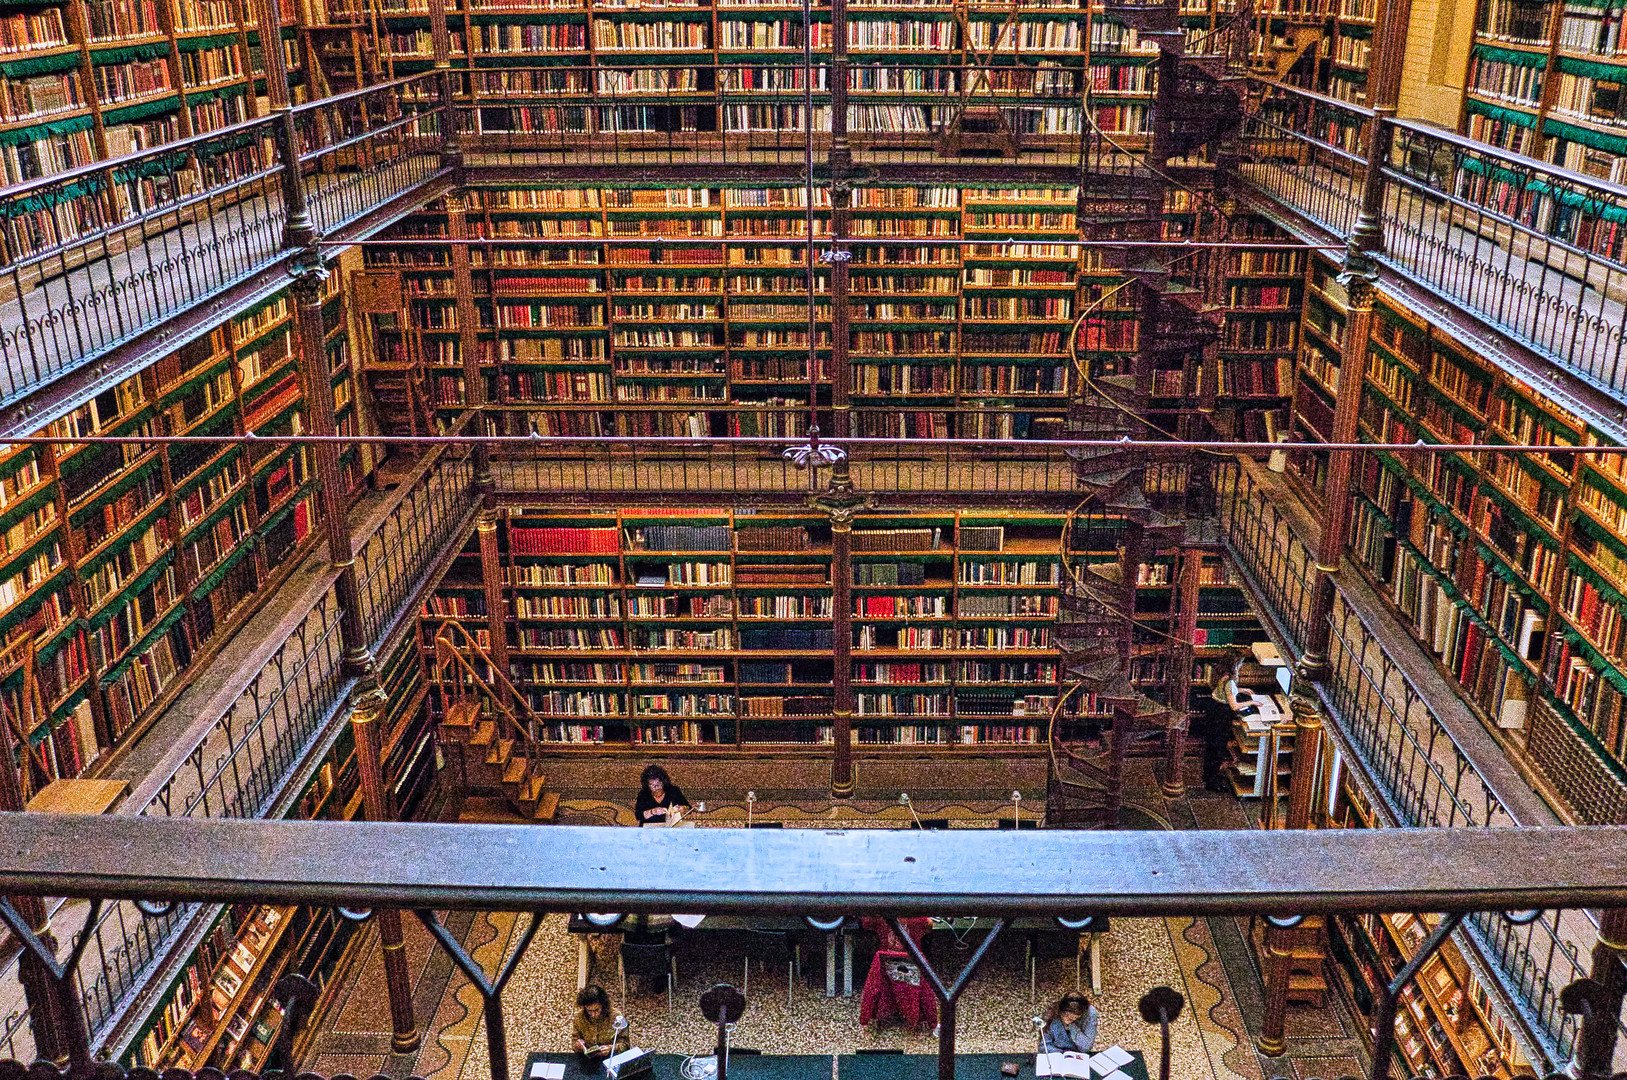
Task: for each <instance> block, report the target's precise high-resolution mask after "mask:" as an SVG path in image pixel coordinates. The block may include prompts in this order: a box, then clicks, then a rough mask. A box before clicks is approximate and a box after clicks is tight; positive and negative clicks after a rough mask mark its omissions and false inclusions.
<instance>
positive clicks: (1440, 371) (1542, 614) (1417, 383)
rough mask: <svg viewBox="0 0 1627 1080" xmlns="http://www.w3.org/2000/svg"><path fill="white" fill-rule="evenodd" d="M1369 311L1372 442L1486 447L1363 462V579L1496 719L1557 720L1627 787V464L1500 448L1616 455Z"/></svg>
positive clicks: (1509, 724) (1407, 327) (1435, 339)
mask: <svg viewBox="0 0 1627 1080" xmlns="http://www.w3.org/2000/svg"><path fill="white" fill-rule="evenodd" d="M1375 314H1376V318H1375V323H1374V326H1375V334H1374V341H1373V344H1372V347H1371V349H1370V352H1369V357H1368V370H1367V372H1366V378H1365V380H1364V382H1363V391H1362V402H1361V415H1360V430H1361V437H1362V438H1363V439H1364V440H1370V441H1382V442H1398V441H1399V442H1410V441H1413V440H1415V439H1421V440H1422V441H1424V442H1426V443H1453V444H1461V443H1473V444H1477V445H1484V446H1485V447H1486V449H1484V450H1479V449H1476V450H1473V451H1453V452H1449V453H1439V454H1428V455H1425V454H1414V453H1407V452H1402V453H1398V454H1392V453H1388V452H1382V451H1375V452H1373V453H1370V454H1368V455H1366V456H1365V458H1364V460H1363V462H1362V464H1361V466H1360V468H1359V469H1358V472H1357V477H1356V479H1357V487H1358V494H1357V496H1356V500H1355V512H1354V515H1353V523H1352V532H1351V548H1352V551H1353V553H1354V555H1355V556H1356V559H1357V561H1358V563H1359V565H1361V566H1362V567H1363V569H1364V570H1365V571H1366V572H1367V573H1368V574H1369V575H1370V576H1371V577H1372V578H1373V580H1374V582H1375V584H1377V585H1378V586H1379V587H1380V588H1381V590H1382V591H1383V592H1384V594H1385V595H1386V596H1387V597H1388V598H1389V599H1390V600H1391V601H1392V602H1393V603H1394V604H1395V606H1396V608H1397V610H1398V612H1399V613H1400V614H1401V615H1402V616H1403V617H1404V620H1405V621H1406V622H1407V623H1408V624H1409V625H1410V626H1411V627H1412V629H1413V632H1414V633H1415V634H1416V635H1417V637H1418V639H1419V640H1420V642H1422V644H1423V645H1424V646H1425V648H1426V649H1427V650H1428V651H1429V652H1430V653H1432V654H1433V655H1434V656H1436V657H1437V658H1438V659H1439V661H1440V663H1441V665H1442V666H1443V668H1444V669H1445V670H1446V671H1447V673H1448V674H1450V675H1451V676H1452V677H1453V678H1455V679H1456V680H1457V681H1458V683H1459V685H1460V686H1461V687H1462V689H1463V692H1464V696H1465V697H1466V698H1468V699H1469V700H1471V701H1472V702H1473V703H1474V704H1475V705H1476V706H1477V707H1478V708H1479V709H1480V710H1481V711H1482V712H1483V713H1484V715H1485V717H1486V719H1487V720H1488V721H1490V722H1492V723H1494V724H1496V725H1497V726H1499V727H1502V728H1504V729H1508V730H1510V731H1513V732H1521V731H1530V730H1532V724H1533V723H1536V722H1538V721H1544V722H1557V723H1559V725H1560V726H1561V727H1564V728H1568V729H1569V730H1571V731H1572V732H1574V734H1575V736H1576V737H1577V738H1579V739H1580V740H1581V741H1582V742H1583V743H1585V744H1587V745H1588V746H1589V747H1590V748H1591V750H1592V752H1594V753H1595V754H1596V755H1597V756H1598V758H1599V759H1600V760H1601V762H1602V763H1603V765H1604V768H1605V769H1606V771H1607V772H1611V773H1614V774H1615V776H1617V777H1618V778H1619V777H1624V776H1627V772H1624V771H1623V763H1624V762H1627V742H1624V735H1623V730H1622V728H1623V721H1622V701H1623V698H1624V694H1623V690H1627V661H1624V660H1623V651H1624V650H1623V644H1622V639H1621V634H1620V632H1619V631H1620V614H1621V607H1620V606H1619V605H1620V603H1621V601H1622V598H1623V594H1624V593H1627V545H1623V543H1622V542H1621V540H1620V539H1619V537H1620V536H1621V525H1622V522H1623V521H1624V520H1627V511H1624V510H1623V507H1627V488H1623V487H1622V486H1621V484H1620V471H1621V468H1622V465H1621V461H1620V457H1619V456H1618V455H1613V454H1610V455H1607V454H1584V455H1570V454H1552V455H1544V454H1519V455H1516V454H1509V453H1503V452H1500V451H1498V450H1497V447H1498V446H1499V445H1505V446H1508V445H1556V446H1580V445H1599V444H1608V443H1607V442H1606V440H1604V439H1603V438H1602V436H1601V435H1600V434H1599V433H1598V432H1597V431H1594V430H1592V429H1590V428H1588V427H1587V425H1586V424H1584V423H1583V422H1582V421H1581V420H1580V419H1579V418H1577V417H1575V416H1572V415H1570V414H1568V413H1566V412H1565V411H1564V410H1562V409H1560V408H1559V407H1558V406H1556V405H1554V404H1553V403H1552V402H1551V401H1549V400H1547V399H1546V398H1545V397H1544V396H1542V395H1541V394H1540V393H1539V392H1538V391H1536V390H1535V389H1533V388H1531V387H1529V386H1526V385H1524V384H1523V383H1520V382H1518V381H1517V380H1515V379H1513V378H1511V377H1509V376H1508V375H1506V374H1504V373H1503V372H1501V371H1500V370H1499V369H1497V368H1495V367H1494V366H1493V365H1492V364H1490V363H1488V362H1486V361H1484V360H1481V359H1479V358H1478V357H1476V356H1475V355H1474V354H1473V353H1472V352H1470V351H1467V350H1464V349H1462V348H1461V347H1460V346H1459V345H1457V344H1456V343H1455V342H1453V341H1451V340H1450V339H1449V338H1447V337H1446V336H1445V335H1443V334H1442V333H1441V332H1440V331H1439V330H1436V329H1434V328H1431V327H1427V326H1425V325H1423V324H1421V323H1418V322H1415V321H1412V320H1410V319H1408V318H1405V317H1403V316H1402V315H1400V314H1399V313H1398V312H1396V311H1394V310H1392V309H1391V308H1390V307H1389V306H1388V305H1384V304H1381V306H1380V308H1379V310H1378V311H1377V312H1376V313H1375ZM1530 740H1531V747H1530V748H1531V750H1532V752H1533V754H1536V755H1538V756H1539V757H1540V754H1538V751H1539V750H1540V749H1541V748H1540V747H1539V746H1538V745H1537V742H1538V740H1537V738H1536V736H1535V735H1534V734H1533V735H1531V736H1530Z"/></svg>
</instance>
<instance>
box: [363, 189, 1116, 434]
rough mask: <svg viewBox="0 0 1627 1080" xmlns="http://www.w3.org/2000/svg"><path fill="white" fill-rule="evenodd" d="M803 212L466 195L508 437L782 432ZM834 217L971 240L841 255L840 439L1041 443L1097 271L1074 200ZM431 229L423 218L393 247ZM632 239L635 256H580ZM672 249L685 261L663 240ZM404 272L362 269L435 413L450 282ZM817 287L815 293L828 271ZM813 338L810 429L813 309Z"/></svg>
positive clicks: (1063, 389)
mask: <svg viewBox="0 0 1627 1080" xmlns="http://www.w3.org/2000/svg"><path fill="white" fill-rule="evenodd" d="M819 199H820V205H817V206H815V207H814V228H815V233H816V236H817V237H824V236H825V235H827V232H828V219H829V207H828V205H827V202H826V200H827V199H828V196H826V195H824V194H823V193H820V195H819ZM805 200H806V193H805V191H804V189H802V188H800V187H795V186H784V187H761V186H742V187H721V188H653V187H652V188H640V187H621V188H583V187H570V188H542V187H536V188H514V189H505V190H502V191H497V190H491V189H487V190H477V191H476V192H474V198H473V199H472V200H471V202H472V212H471V220H470V224H471V228H472V229H473V230H474V232H475V233H476V234H477V235H478V236H480V237H481V238H483V239H484V240H485V241H486V243H484V244H483V245H480V246H477V247H476V248H474V249H473V251H472V252H471V254H472V263H473V266H474V273H473V285H474V290H475V293H476V303H477V307H478V308H479V311H480V318H481V326H480V328H479V332H478V337H479V342H480V345H479V347H480V349H481V357H480V361H481V367H482V370H483V371H485V372H486V378H487V385H488V390H489V391H490V393H491V400H493V401H494V402H496V403H497V406H496V410H495V411H496V412H497V413H498V414H499V415H500V416H502V417H503V420H502V423H503V424H505V425H506V426H507V430H508V431H509V432H511V433H527V432H529V431H532V430H535V431H538V432H541V433H543V434H562V435H605V434H616V435H747V436H753V435H754V436H797V435H800V434H801V433H802V432H803V431H804V430H805V428H806V424H807V418H808V405H807V402H808V389H809V381H810V380H809V372H808V370H807V366H808V362H809V345H810V342H809V340H808V333H809V325H808V323H809V319H808V314H809V313H808V297H807V280H806V268H805V261H806V229H807V220H806V218H807V207H806V205H805ZM853 202H854V209H853V212H852V215H851V232H852V235H853V236H854V238H855V239H858V240H865V241H871V240H875V241H886V240H890V239H894V238H896V239H900V240H910V241H921V240H926V241H931V240H932V239H933V238H936V237H942V238H944V239H945V240H946V241H960V240H967V241H971V242H970V243H967V244H966V245H965V246H964V248H963V247H961V246H959V245H957V244H956V243H947V242H946V243H944V244H943V245H941V246H940V245H936V244H932V243H930V242H929V243H925V244H921V243H914V244H911V245H909V246H905V245H900V246H896V247H891V246H887V245H886V244H884V243H883V244H879V245H878V244H874V243H866V244H863V245H861V246H856V247H855V248H854V258H853V259H852V261H851V263H850V264H849V265H850V269H851V292H850V300H849V303H850V315H851V322H850V331H849V334H850V336H849V349H850V357H851V359H850V365H851V391H852V396H851V401H852V406H853V409H854V425H853V432H854V434H856V435H869V436H957V435H958V436H960V437H1000V438H1013V437H1014V438H1042V437H1054V436H1055V435H1057V434H1059V433H1060V431H1061V425H1062V419H1063V417H1064V415H1065V412H1066V404H1067V399H1068V396H1069V392H1070V389H1071V385H1072V383H1071V377H1070V369H1069V361H1068V354H1067V336H1068V332H1069V329H1070V327H1071V325H1072V320H1073V318H1074V316H1075V314H1076V311H1077V308H1078V303H1079V295H1080V290H1081V289H1082V288H1084V289H1089V288H1091V287H1093V286H1092V285H1091V282H1093V281H1097V280H1099V278H1098V276H1097V275H1099V273H1100V271H1096V270H1093V269H1092V268H1091V264H1090V262H1089V261H1088V260H1087V259H1086V257H1085V255H1084V254H1083V253H1082V252H1081V250H1080V248H1079V247H1078V246H1077V245H1075V244H1070V243H1067V240H1068V239H1070V238H1074V237H1076V236H1077V228H1076V225H1075V221H1074V209H1075V205H1076V192H1075V189H1073V188H1060V189H1059V188H1040V187H1026V188H1018V187H1009V188H969V187H968V188H960V187H918V186H901V187H879V186H878V187H861V188H858V189H856V190H855V192H854V196H853ZM445 229H446V223H445V220H444V215H443V214H441V213H439V212H438V211H435V210H431V211H430V212H427V213H424V214H421V215H419V216H417V217H416V218H414V219H413V220H411V221H409V222H407V223H406V224H405V225H404V226H402V228H401V230H400V232H399V233H398V235H401V236H413V237H422V236H439V235H445ZM645 237H647V238H649V240H650V241H651V243H650V245H649V246H648V247H645V246H642V245H641V244H638V243H607V244H602V245H597V244H592V243H583V241H593V240H596V239H599V238H605V239H607V240H615V241H636V240H638V239H640V238H645ZM674 239H681V240H684V241H686V243H684V244H682V245H678V244H667V243H663V241H667V240H674ZM561 241H574V242H575V243H573V244H572V246H568V247H567V246H560V242H561ZM694 241H704V242H701V243H696V242H694ZM780 241H783V243H781V242H780ZM423 258H424V256H423V254H422V253H421V252H419V251H418V250H417V249H410V248H401V249H392V248H387V247H379V248H373V249H370V251H369V259H370V265H371V266H372V267H373V268H374V269H389V270H392V271H395V272H399V273H400V274H401V276H402V281H403V285H404V287H405V293H406V295H407V296H408V298H409V305H410V308H411V311H410V321H411V323H412V326H413V327H414V330H415V336H414V340H416V341H418V342H420V343H421V348H422V351H423V356H424V361H425V364H426V366H427V369H428V371H429V374H430V382H431V387H432V391H433V393H434V395H435V400H436V405H437V407H438V408H440V409H441V410H443V411H446V412H451V411H455V410H456V409H459V408H461V407H462V404H463V401H464V398H465V396H466V395H465V389H466V388H465V387H464V384H463V380H464V378H465V375H464V370H463V367H462V357H461V348H462V343H461V339H460V328H459V327H458V326H457V325H456V319H457V314H456V310H457V305H456V301H455V299H454V298H453V279H452V270H451V267H450V265H449V264H447V263H446V262H444V261H443V260H435V261H426V262H415V260H417V259H423ZM816 284H817V288H818V290H819V292H820V293H822V294H825V293H828V289H829V285H828V280H827V275H826V274H824V273H819V274H817V275H816ZM1129 314H1130V315H1131V316H1132V320H1131V321H1130V322H1126V323H1125V324H1124V325H1126V326H1129V327H1131V328H1132V329H1133V312H1132V313H1129ZM814 322H815V331H816V332H817V334H818V335H819V336H818V340H817V341H816V342H814V343H813V344H814V346H815V362H816V363H817V364H818V365H819V366H818V370H817V371H815V372H814V383H815V385H816V388H817V393H818V398H817V401H818V405H819V408H820V410H821V412H823V411H824V410H825V409H826V408H828V405H829V402H830V373H829V370H828V364H829V352H828V350H829V345H830V340H829V335H830V309H829V305H828V303H826V302H820V303H818V305H817V307H816V309H815V311H814ZM1130 338H1131V339H1133V334H1131V335H1130ZM1133 347H1134V342H1133V340H1129V341H1128V349H1129V352H1128V353H1127V354H1128V355H1133ZM822 426H823V427H824V428H825V429H826V430H829V424H828V422H822Z"/></svg>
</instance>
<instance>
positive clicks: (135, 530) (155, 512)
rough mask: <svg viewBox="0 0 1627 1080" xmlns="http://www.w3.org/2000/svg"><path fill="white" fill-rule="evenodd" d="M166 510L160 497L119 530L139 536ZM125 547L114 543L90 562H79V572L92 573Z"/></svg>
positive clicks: (125, 533)
mask: <svg viewBox="0 0 1627 1080" xmlns="http://www.w3.org/2000/svg"><path fill="white" fill-rule="evenodd" d="M168 512H169V507H168V505H167V504H166V503H165V502H164V501H163V500H162V499H160V500H159V501H158V502H156V503H154V504H153V505H151V506H149V507H147V509H146V510H144V511H142V512H141V516H139V517H137V518H136V519H135V520H134V521H132V522H130V524H128V525H126V526H125V527H124V528H122V529H120V530H119V532H120V533H121V534H122V535H123V536H125V537H135V536H139V535H140V534H141V533H143V532H145V531H146V529H147V526H149V525H151V524H152V523H153V522H154V521H155V520H156V519H157V518H159V517H160V516H162V515H164V514H166V513H168ZM126 547H128V545H125V546H124V547H121V546H119V545H118V544H114V545H113V546H112V547H110V548H108V549H107V550H106V551H104V552H102V554H100V555H98V556H97V557H96V558H95V559H93V560H91V561H90V562H86V563H81V564H80V566H79V572H80V573H81V574H87V575H89V574H94V573H95V572H96V570H97V569H98V568H99V567H101V566H102V565H103V564H104V563H108V562H111V561H112V560H114V559H116V558H118V557H119V555H120V554H122V553H123V552H124V551H125V550H126Z"/></svg>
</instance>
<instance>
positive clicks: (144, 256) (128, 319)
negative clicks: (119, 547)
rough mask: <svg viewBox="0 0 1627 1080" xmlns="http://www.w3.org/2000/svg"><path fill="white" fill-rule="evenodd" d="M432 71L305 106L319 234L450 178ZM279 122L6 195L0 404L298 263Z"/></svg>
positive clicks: (303, 127)
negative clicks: (289, 227)
mask: <svg viewBox="0 0 1627 1080" xmlns="http://www.w3.org/2000/svg"><path fill="white" fill-rule="evenodd" d="M433 86H434V80H433V76H431V75H420V76H415V77H413V78H408V79H402V80H399V81H397V82H394V83H387V84H384V85H382V86H378V87H371V88H368V89H367V90H364V91H359V92H357V93H353V94H347V95H342V96H340V97H337V98H330V99H327V100H324V101H317V102H312V103H310V104H307V105H301V106H298V107H296V108H295V110H294V111H293V124H294V129H295V132H296V135H297V138H298V142H299V149H298V151H297V154H298V159H299V160H298V163H297V169H298V183H299V184H300V185H301V187H300V190H301V191H302V192H303V194H304V196H305V199H306V202H307V204H308V206H309V209H310V212H311V214H312V216H313V218H314V220H315V222H316V224H317V227H318V229H319V230H324V231H325V230H331V229H334V228H337V227H339V226H341V225H344V224H346V223H348V222H351V221H354V220H355V219H356V218H358V217H360V216H362V215H363V214H364V213H366V212H368V211H369V210H372V209H375V208H377V207H378V206H380V205H382V204H384V203H385V202H387V201H388V200H389V199H390V198H393V197H394V196H397V195H400V194H401V193H403V192H405V191H407V190H409V189H410V188H411V187H412V186H413V185H415V184H417V183H419V182H421V181H423V180H425V179H428V178H429V177H430V176H432V175H433V174H434V173H435V172H436V171H437V170H438V169H439V168H440V156H439V150H440V135H439V123H438V120H439V115H440V112H441V107H440V104H439V102H438V99H436V98H435V97H434V95H433V93H432V91H431V89H429V88H432V87H433ZM283 122H284V121H283V118H282V117H281V116H278V115H273V116H270V117H264V118H261V119H258V120H251V121H247V122H244V123H240V124H233V125H230V126H228V127H224V128H221V129H219V130H216V131H211V132H207V133H205V134H202V135H197V136H193V137H191V138H188V139H181V140H179V141H177V142H172V143H166V144H164V145H162V146H157V147H153V148H150V149H146V150H141V151H138V152H136V153H133V154H128V155H126V156H124V157H119V158H114V159H112V160H109V161H104V162H97V163H94V164H91V165H85V166H81V167H79V168H76V169H71V170H69V171H67V172H63V173H58V174H55V175H53V176H48V177H43V178H41V179H36V180H29V181H26V182H24V183H21V184H15V185H12V186H11V187H8V188H5V189H4V190H0V260H3V261H4V264H5V269H4V271H3V276H0V325H3V326H4V330H0V402H9V401H12V400H15V399H16V398H18V397H20V396H22V395H23V394H24V393H26V392H28V391H29V390H32V389H34V388H36V387H38V386H40V385H42V384H44V383H46V382H49V381H50V380H52V379H54V378H56V377H58V376H60V375H62V374H64V373H65V372H68V371H72V370H74V369H77V368H79V367H81V366H83V365H85V364H87V363H90V362H92V361H93V360H95V359H96V358H97V357H98V356H101V355H103V354H105V353H106V352H108V351H109V350H111V349H113V348H115V347H117V346H119V345H121V344H123V343H125V342H127V341H130V340H132V339H133V338H135V337H136V336H137V335H139V334H141V333H142V332H144V331H147V330H150V329H151V328H152V327H153V326H154V324H156V323H159V322H161V321H163V320H165V319H167V318H169V317H171V316H174V315H176V314H178V313H180V312H182V311H184V310H186V309H188V308H190V307H193V306H194V305H197V304H198V303H200V302H202V301H204V300H207V299H209V298H210V297H212V296H215V295H217V294H219V293H221V292H222V291H223V290H225V289H227V288H228V287H230V286H232V285H233V284H235V283H237V282H240V281H243V280H245V279H246V278H248V277H250V276H251V275H252V274H254V273H256V272H259V271H262V270H265V269H266V268H267V267H270V266H271V265H273V264H274V263H276V262H277V261H278V260H279V259H281V258H283V257H285V256H286V255H287V254H288V249H287V247H286V246H285V243H284V237H283V228H284V225H285V224H286V223H287V220H288V216H289V211H290V207H289V206H288V205H287V201H288V200H287V199H286V198H285V191H286V188H285V186H284V185H285V184H286V183H287V181H288V177H286V176H285V175H284V173H285V171H286V170H287V169H288V168H289V167H290V166H289V165H288V164H287V163H286V162H284V161H283V160H282V159H281V152H280V151H279V149H278V146H279V138H278V136H279V133H280V131H281V130H282V125H283Z"/></svg>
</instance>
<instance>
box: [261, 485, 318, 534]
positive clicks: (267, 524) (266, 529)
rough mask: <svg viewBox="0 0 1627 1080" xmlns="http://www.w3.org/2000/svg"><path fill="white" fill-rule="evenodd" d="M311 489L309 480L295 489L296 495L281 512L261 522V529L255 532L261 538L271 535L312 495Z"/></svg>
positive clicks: (283, 506) (285, 504) (283, 505)
mask: <svg viewBox="0 0 1627 1080" xmlns="http://www.w3.org/2000/svg"><path fill="white" fill-rule="evenodd" d="M310 489H311V482H310V481H309V480H307V481H305V483H303V484H301V485H300V486H299V487H297V488H295V489H294V494H293V495H292V496H291V497H290V498H289V500H288V501H287V502H285V503H283V504H282V509H281V510H278V511H277V512H276V513H275V514H272V515H271V516H270V517H268V518H266V519H265V520H264V521H262V522H260V527H259V528H258V529H257V530H255V531H256V533H257V534H258V535H260V536H265V535H266V534H268V533H270V532H271V530H272V529H275V528H276V527H277V526H278V525H281V524H282V519H283V518H285V517H287V516H288V515H289V514H292V513H293V512H294V507H296V506H298V505H299V504H300V500H302V499H303V498H304V497H305V496H306V495H307V494H309V493H310Z"/></svg>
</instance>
